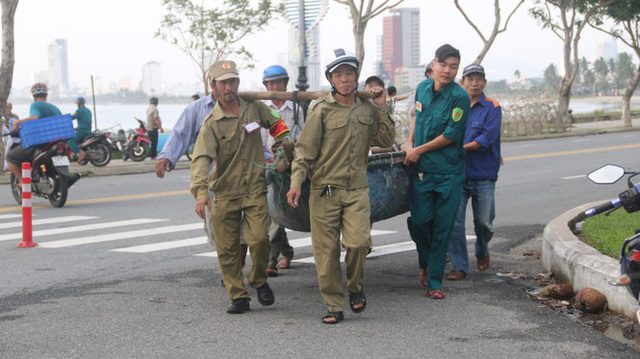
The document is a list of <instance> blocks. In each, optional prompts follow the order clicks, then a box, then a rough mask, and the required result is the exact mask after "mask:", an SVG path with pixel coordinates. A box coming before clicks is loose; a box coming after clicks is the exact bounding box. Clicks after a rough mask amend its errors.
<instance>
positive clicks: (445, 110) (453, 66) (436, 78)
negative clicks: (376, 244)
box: [405, 44, 470, 299]
mask: <svg viewBox="0 0 640 359" xmlns="http://www.w3.org/2000/svg"><path fill="white" fill-rule="evenodd" d="M459 66H460V52H459V51H458V50H457V49H455V48H454V47H453V46H451V45H449V44H446V45H443V46H441V47H440V48H438V50H436V56H435V60H434V62H433V63H432V65H431V68H432V69H433V73H432V78H430V79H426V80H424V81H422V82H421V83H420V84H419V85H418V88H417V89H416V110H415V115H416V120H415V130H414V133H413V137H412V138H410V139H409V143H408V147H407V148H406V152H407V156H406V158H405V164H415V171H414V174H413V176H412V178H411V191H412V192H411V193H412V195H411V198H410V199H409V205H410V208H411V217H409V218H407V225H408V227H409V233H410V235H411V239H412V240H413V241H414V242H415V243H416V249H417V251H418V260H419V264H420V268H421V274H420V276H421V282H422V283H424V284H423V285H426V289H427V292H426V295H427V297H429V298H431V299H444V298H445V294H444V292H443V291H442V279H443V277H444V266H445V262H446V258H447V250H448V248H449V241H450V239H451V232H452V230H453V225H454V222H455V219H456V214H457V212H458V206H459V205H460V196H461V195H462V185H463V183H464V169H465V151H464V148H463V144H464V134H465V129H466V126H467V121H468V116H469V103H470V101H469V95H468V94H467V92H466V91H465V90H464V89H463V88H462V87H461V86H460V85H458V84H457V83H455V82H454V79H455V77H456V74H457V73H458V67H459Z"/></svg>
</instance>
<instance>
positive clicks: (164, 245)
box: [111, 236, 207, 253]
mask: <svg viewBox="0 0 640 359" xmlns="http://www.w3.org/2000/svg"><path fill="white" fill-rule="evenodd" d="M206 243H207V237H206V236H204V237H195V238H187V239H179V240H176V241H168V242H160V243H152V244H144V245H140V246H133V247H125V248H116V249H112V250H111V251H112V252H127V253H149V252H157V251H163V250H167V249H175V248H182V247H189V246H197V245H200V244H206Z"/></svg>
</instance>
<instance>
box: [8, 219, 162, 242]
mask: <svg viewBox="0 0 640 359" xmlns="http://www.w3.org/2000/svg"><path fill="white" fill-rule="evenodd" d="M162 221H168V219H149V218H139V219H130V220H126V221H115V222H104V223H94V224H86V225H83V226H74V227H64V228H54V229H45V230H41V231H34V232H33V238H34V239H35V238H37V237H42V236H50V235H54V234H62V233H73V232H83V231H91V230H96V229H105V228H114V227H124V226H134V225H138V224H145V223H154V222H162ZM21 238H22V233H11V234H4V235H0V242H2V241H8V240H12V239H21Z"/></svg>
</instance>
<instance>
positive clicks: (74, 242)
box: [38, 223, 203, 248]
mask: <svg viewBox="0 0 640 359" xmlns="http://www.w3.org/2000/svg"><path fill="white" fill-rule="evenodd" d="M202 228H203V225H202V223H191V224H183V225H174V226H166V227H158V228H151V229H141V230H137V231H130V232H120V233H112V234H103V235H98V236H89V237H80V238H72V239H62V240H58V241H50V242H42V243H38V244H39V247H41V248H63V247H71V246H78V245H82V244H90V243H100V242H111V241H117V240H121V239H128V238H139V237H146V236H153V235H158V234H167V233H176V232H182V231H189V230H192V229H202Z"/></svg>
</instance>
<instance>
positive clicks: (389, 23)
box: [382, 8, 420, 83]
mask: <svg viewBox="0 0 640 359" xmlns="http://www.w3.org/2000/svg"><path fill="white" fill-rule="evenodd" d="M389 12H390V13H391V15H389V16H385V17H384V18H383V19H382V68H383V69H384V71H385V72H386V73H387V75H388V76H389V77H390V80H391V82H392V83H395V81H396V79H395V74H396V69H397V68H399V67H417V66H419V64H420V9H419V8H397V9H391V10H389Z"/></svg>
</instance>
